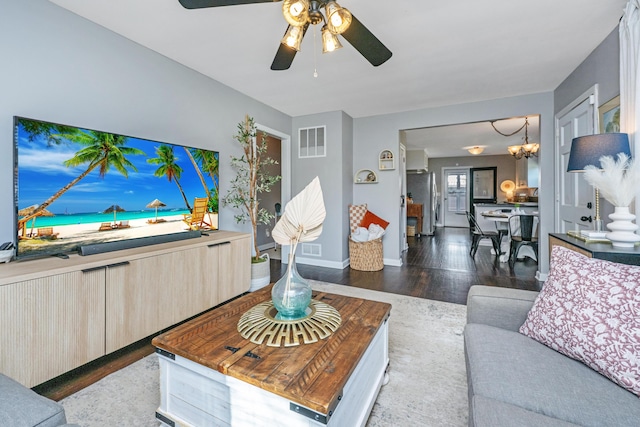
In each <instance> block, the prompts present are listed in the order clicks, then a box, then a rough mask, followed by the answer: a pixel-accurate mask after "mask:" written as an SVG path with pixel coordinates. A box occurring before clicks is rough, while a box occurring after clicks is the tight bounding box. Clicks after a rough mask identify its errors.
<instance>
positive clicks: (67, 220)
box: [14, 118, 219, 257]
mask: <svg viewBox="0 0 640 427" xmlns="http://www.w3.org/2000/svg"><path fill="white" fill-rule="evenodd" d="M14 131H15V135H14V137H15V144H16V151H15V153H16V186H15V191H16V194H15V199H16V200H15V202H16V209H17V221H16V228H17V243H18V244H17V256H18V257H27V256H28V257H31V256H39V255H55V254H66V253H69V252H75V251H77V250H78V249H79V247H80V246H83V245H93V244H100V243H106V242H114V241H118V240H128V239H135V238H141V237H149V236H157V235H164V234H173V233H180V232H187V231H190V230H203V231H206V230H217V229H218V200H219V198H218V194H219V187H218V186H219V176H218V162H219V153H218V152H216V151H209V150H203V149H197V148H190V147H186V146H181V145H173V144H169V143H164V142H157V141H150V140H146V139H140V138H134V137H129V136H123V135H118V134H113V133H107V132H101V131H95V130H89V129H83V128H77V127H73V126H67V125H60V124H55V123H49V122H43V121H38V120H32V119H26V118H16V119H15V129H14Z"/></svg>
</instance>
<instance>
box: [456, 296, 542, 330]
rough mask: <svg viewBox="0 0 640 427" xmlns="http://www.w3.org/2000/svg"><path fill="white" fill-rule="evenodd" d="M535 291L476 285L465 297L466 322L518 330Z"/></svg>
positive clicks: (533, 298) (527, 311)
mask: <svg viewBox="0 0 640 427" xmlns="http://www.w3.org/2000/svg"><path fill="white" fill-rule="evenodd" d="M537 296H538V292H536V291H525V290H522V289H509V288H496V287H492V286H482V285H476V286H472V287H471V289H469V295H468V297H467V323H482V324H484V325H489V326H495V327H498V328H502V329H507V330H511V331H516V332H517V331H518V329H519V328H520V326H522V324H523V323H524V321H525V320H526V318H527V314H528V313H529V310H531V307H532V306H533V302H534V301H535V299H536V297H537Z"/></svg>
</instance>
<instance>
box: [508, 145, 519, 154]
mask: <svg viewBox="0 0 640 427" xmlns="http://www.w3.org/2000/svg"><path fill="white" fill-rule="evenodd" d="M507 150H509V153H511V155H512V156H515V155H517V154H518V153H519V152H520V146H519V145H510V146H509V148H507Z"/></svg>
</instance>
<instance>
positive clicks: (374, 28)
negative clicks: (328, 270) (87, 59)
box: [50, 0, 627, 157]
mask: <svg viewBox="0 0 640 427" xmlns="http://www.w3.org/2000/svg"><path fill="white" fill-rule="evenodd" d="M50 1H51V2H52V3H55V4H57V5H59V6H61V7H63V8H66V9H68V10H70V11H72V12H74V13H76V14H78V15H80V16H83V17H85V18H87V19H89V20H91V21H93V22H96V23H97V24H99V25H102V26H103V27H106V28H108V29H110V30H112V31H114V32H116V33H119V34H121V35H123V36H124V37H127V38H129V39H131V40H133V41H135V42H137V43H139V44H141V45H143V46H146V47H148V48H150V49H152V50H154V51H156V52H158V53H160V54H162V55H164V56H166V57H168V58H171V59H173V60H175V61H177V62H179V63H182V64H184V65H185V66H187V67H189V68H192V69H194V70H196V71H198V72H200V73H202V74H204V75H206V76H209V77H211V78H213V79H215V80H217V81H219V82H221V83H223V84H225V85H228V86H230V87H232V88H234V89H236V90H238V91H240V92H242V93H244V94H246V95H248V96H250V97H252V98H255V99H257V100H259V101H261V102H263V103H265V104H267V105H270V106H272V107H273V108H276V109H277V110H279V111H282V112H283V113H286V114H288V115H290V116H293V117H296V116H302V115H307V114H314V113H320V112H327V111H344V112H346V113H347V114H349V115H350V116H351V117H353V118H359V117H366V116H372V115H379V114H387V113H394V112H402V111H410V110H415V109H420V108H428V107H436V106H442V105H452V104H460V103H465V102H473V101H482V100H488V99H498V98H504V97H510V96H517V95H524V94H531V93H539V92H546V91H552V90H554V89H555V88H556V87H557V86H558V85H559V84H560V83H561V82H562V81H563V80H564V79H565V78H566V77H567V76H568V75H569V74H570V73H571V72H572V71H573V70H574V69H575V68H576V67H577V66H578V65H579V64H580V63H581V62H582V61H583V60H584V59H585V58H586V57H587V56H588V55H589V54H590V53H591V51H592V50H593V49H594V48H595V47H596V46H598V44H600V42H602V40H604V38H605V37H606V36H607V35H608V34H609V33H610V32H611V31H613V29H614V28H615V27H616V25H617V24H618V21H619V19H620V17H621V16H622V13H623V8H624V5H625V4H626V2H627V0H606V1H603V0H561V1H558V0H537V1H522V0H482V1H478V0H458V1H442V0H438V1H435V0H395V1H394V0H392V1H389V2H383V1H381V0H368V1H367V0H342V1H340V2H339V3H340V4H341V5H342V6H344V7H346V8H348V9H349V10H350V11H351V12H352V13H353V14H354V16H356V17H357V18H358V19H359V20H360V21H361V22H362V23H363V24H364V25H365V26H366V27H367V28H368V29H369V30H370V31H371V32H372V33H373V34H374V35H376V36H377V37H378V38H379V39H380V40H381V41H382V42H383V43H384V44H385V45H386V46H387V47H388V48H389V49H390V50H391V51H392V52H393V56H392V57H391V59H390V60H389V61H387V62H386V63H384V64H382V65H381V66H379V67H373V66H372V65H371V64H369V62H367V61H366V60H365V59H364V58H363V57H362V56H361V55H360V54H359V53H358V52H357V51H356V50H355V49H354V48H353V47H352V46H351V45H350V44H349V43H348V42H347V41H346V40H344V39H342V40H341V42H342V44H343V46H344V48H343V49H340V50H338V51H336V52H333V53H330V54H322V53H321V52H322V48H321V43H320V41H319V37H318V40H317V41H316V43H317V46H316V47H315V48H314V37H313V33H314V31H316V32H317V31H318V26H315V27H312V28H310V30H309V31H308V32H307V34H306V36H305V39H304V41H303V44H302V50H301V51H300V52H298V54H297V55H296V57H295V60H294V61H293V65H292V66H291V68H290V69H289V70H286V71H271V70H270V68H269V67H270V65H271V62H272V61H273V57H274V55H275V53H276V50H277V48H278V43H279V41H280V39H281V38H282V35H283V34H284V31H285V29H286V27H287V24H286V22H285V20H284V18H283V17H282V12H281V3H277V4H273V3H258V4H249V5H238V6H225V7H216V8H207V9H196V10H187V9H184V8H183V7H182V6H181V5H180V3H179V2H178V0H92V1H87V0H50ZM312 30H314V31H312ZM316 68H317V71H318V77H317V78H314V77H313V71H314V69H316ZM520 123H522V119H520ZM485 125H488V124H486V123H485ZM491 131H492V132H493V133H494V134H495V135H493V136H495V137H496V138H503V139H504V137H502V136H500V135H498V134H497V133H495V131H493V130H492V129H491ZM434 132H435V133H438V132H440V134H438V135H437V136H438V137H437V140H439V141H442V140H445V139H446V137H447V135H450V134H452V132H450V131H449V132H444V130H443V129H439V130H438V129H436V130H434ZM472 135H476V134H475V133H472ZM476 136H477V135H476ZM523 136H524V135H523V134H522V135H518V136H517V137H516V138H521V137H523ZM419 138H422V139H424V138H425V137H424V135H422V136H419ZM471 139H472V138H470V137H469V138H465V139H464V145H463V146H467V145H474V144H473V143H471V142H469V143H468V142H467V140H469V141H470V140H471ZM412 143H413V142H410V144H412ZM451 144H452V143H450V146H451ZM459 145H460V144H459V143H456V147H457V146H459ZM507 145H510V144H507ZM436 151H437V150H436ZM432 156H433V157H436V155H432Z"/></svg>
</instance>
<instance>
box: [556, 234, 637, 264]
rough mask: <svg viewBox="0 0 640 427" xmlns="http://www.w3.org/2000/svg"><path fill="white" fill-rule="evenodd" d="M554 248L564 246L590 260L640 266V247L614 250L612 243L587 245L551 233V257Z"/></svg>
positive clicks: (577, 240) (575, 239)
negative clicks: (595, 259) (596, 259)
mask: <svg viewBox="0 0 640 427" xmlns="http://www.w3.org/2000/svg"><path fill="white" fill-rule="evenodd" d="M553 246H563V247H565V248H569V249H571V250H574V251H576V252H578V253H581V254H583V255H585V256H588V257H589V258H598V259H604V260H607V261H613V262H619V263H621V264H630V265H640V246H635V247H634V248H632V249H622V248H614V247H613V246H611V243H595V242H594V243H587V242H584V241H582V240H580V239H577V238H575V237H572V236H568V235H566V234H556V233H551V234H549V256H551V250H552V248H553Z"/></svg>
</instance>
